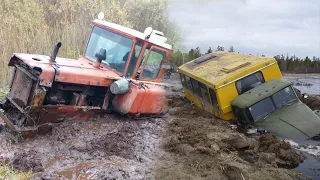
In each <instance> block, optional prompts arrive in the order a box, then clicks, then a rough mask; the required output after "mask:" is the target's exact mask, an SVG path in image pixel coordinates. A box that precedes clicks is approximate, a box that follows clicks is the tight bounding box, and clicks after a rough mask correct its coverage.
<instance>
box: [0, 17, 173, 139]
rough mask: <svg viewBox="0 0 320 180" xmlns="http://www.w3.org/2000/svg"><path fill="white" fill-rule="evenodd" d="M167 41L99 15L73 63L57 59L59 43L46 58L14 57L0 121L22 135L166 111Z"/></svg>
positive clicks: (158, 34)
mask: <svg viewBox="0 0 320 180" xmlns="http://www.w3.org/2000/svg"><path fill="white" fill-rule="evenodd" d="M100 15H101V14H100ZM166 41H167V38H166V37H164V34H163V33H162V32H160V31H157V30H153V29H152V28H151V27H148V28H146V30H145V31H144V33H142V32H139V31H136V30H133V29H130V28H128V27H124V26H121V25H118V24H114V23H111V22H108V21H105V20H103V17H102V18H101V17H100V18H98V19H96V20H94V21H93V27H92V31H91V35H90V38H89V40H88V43H87V47H86V48H85V54H84V56H83V57H80V58H79V59H77V60H75V59H67V58H59V57H57V54H58V51H59V48H60V47H61V46H62V44H61V43H60V42H59V43H58V44H57V45H56V46H55V48H54V50H53V52H52V54H51V56H46V55H35V54H20V53H15V54H13V56H12V57H11V59H10V61H9V66H10V67H13V68H14V73H13V76H12V80H11V83H10V91H9V94H8V95H7V97H6V98H5V100H4V101H3V102H2V103H1V113H0V117H1V119H2V120H3V121H4V122H5V123H6V124H7V126H8V127H9V128H10V129H12V130H14V131H17V132H21V133H22V134H23V135H26V136H27V135H30V134H34V133H37V132H39V131H48V130H49V128H50V127H51V126H50V124H51V123H56V122H61V121H63V120H65V119H67V118H68V117H75V116H77V117H78V118H81V119H83V118H84V119H89V118H93V117H96V116H98V115H99V114H101V113H106V112H110V111H112V112H118V113H121V114H127V115H132V116H139V115H154V114H162V113H164V112H165V111H166V110H167V107H166V103H165V92H166V91H165V88H166V87H165V85H164V84H163V83H162V80H163V77H164V74H165V68H166V64H167V63H168V61H169V59H170V56H171V53H172V46H171V45H169V44H167V43H166Z"/></svg>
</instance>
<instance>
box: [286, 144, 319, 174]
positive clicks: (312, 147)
mask: <svg viewBox="0 0 320 180" xmlns="http://www.w3.org/2000/svg"><path fill="white" fill-rule="evenodd" d="M285 141H286V142H288V143H290V145H291V146H292V147H293V148H295V149H296V150H297V151H298V152H301V153H302V154H303V155H304V156H305V157H306V159H305V160H304V162H303V163H301V164H300V165H299V166H298V167H297V168H295V170H296V171H298V172H301V173H303V174H304V175H307V176H310V177H312V179H319V178H320V142H318V141H311V140H307V141H293V140H288V139H286V140H285Z"/></svg>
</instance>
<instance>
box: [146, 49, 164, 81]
mask: <svg viewBox="0 0 320 180" xmlns="http://www.w3.org/2000/svg"><path fill="white" fill-rule="evenodd" d="M165 57H166V53H165V52H163V51H160V50H158V49H152V50H151V52H150V53H149V56H148V60H147V63H146V65H145V68H144V70H143V72H142V78H145V79H156V78H157V76H158V73H159V71H160V67H161V64H162V61H163V60H164V58H165Z"/></svg>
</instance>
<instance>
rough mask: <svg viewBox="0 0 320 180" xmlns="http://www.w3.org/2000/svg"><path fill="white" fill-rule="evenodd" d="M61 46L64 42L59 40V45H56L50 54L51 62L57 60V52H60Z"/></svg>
mask: <svg viewBox="0 0 320 180" xmlns="http://www.w3.org/2000/svg"><path fill="white" fill-rule="evenodd" d="M61 46H62V43H61V42H58V43H57V45H56V46H55V47H54V49H53V52H52V54H51V56H50V62H56V58H57V54H58V52H59V49H60V48H61Z"/></svg>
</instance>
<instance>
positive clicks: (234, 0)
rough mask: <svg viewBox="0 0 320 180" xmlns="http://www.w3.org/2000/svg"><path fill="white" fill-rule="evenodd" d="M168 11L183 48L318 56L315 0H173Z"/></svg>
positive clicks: (319, 24) (319, 3)
mask: <svg viewBox="0 0 320 180" xmlns="http://www.w3.org/2000/svg"><path fill="white" fill-rule="evenodd" d="M199 2H201V3H199ZM169 14H170V18H171V20H172V21H173V22H174V23H175V24H176V25H177V26H178V27H180V28H181V30H182V33H183V37H184V39H183V46H184V47H185V48H187V49H190V48H196V47H197V46H199V47H200V49H201V51H202V52H204V51H207V49H208V48H209V46H211V47H212V49H213V50H215V49H216V47H217V46H218V45H222V46H224V47H225V50H228V49H229V47H230V46H231V45H233V46H234V49H235V50H236V51H239V52H241V53H250V54H260V55H261V54H265V55H267V56H274V55H277V54H285V55H286V54H287V53H288V54H289V55H297V56H300V57H305V56H310V57H312V56H320V0H176V1H175V2H174V3H173V4H172V5H171V7H170V9H169Z"/></svg>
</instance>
